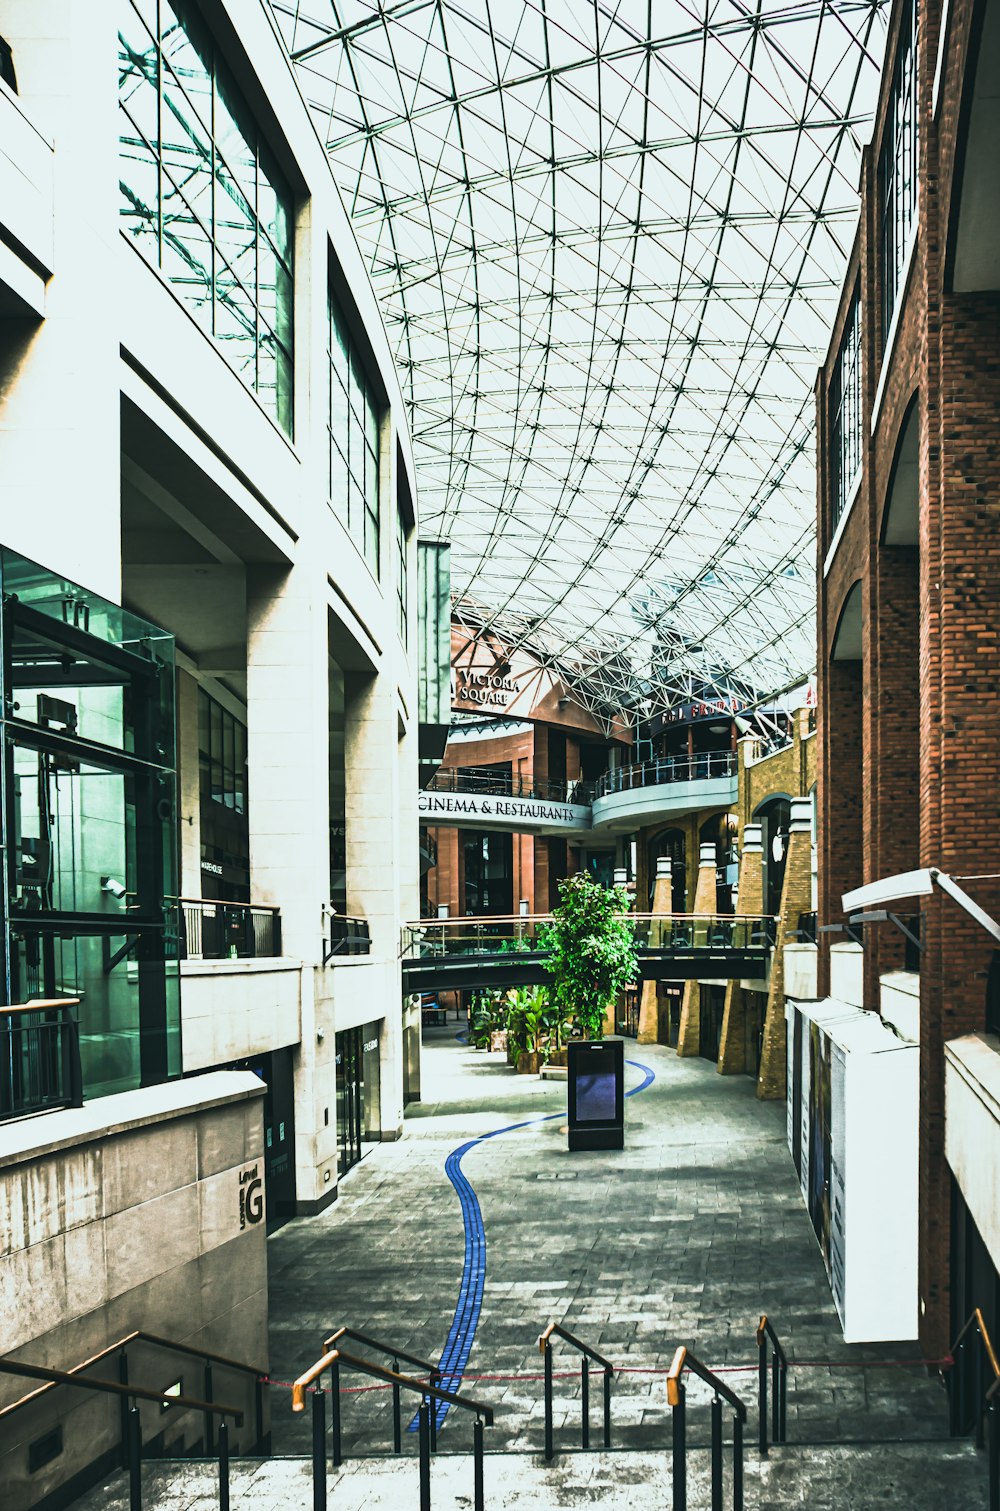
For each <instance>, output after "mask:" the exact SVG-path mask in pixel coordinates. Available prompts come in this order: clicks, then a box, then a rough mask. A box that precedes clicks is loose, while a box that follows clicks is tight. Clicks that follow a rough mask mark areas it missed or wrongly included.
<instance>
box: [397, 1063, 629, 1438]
mask: <svg viewBox="0 0 1000 1511" xmlns="http://www.w3.org/2000/svg"><path fill="white" fill-rule="evenodd" d="M625 1063H626V1065H631V1066H632V1067H633V1068H634V1069H635V1070H641V1071H642V1073H643V1078H642V1080H641V1081H640V1082H639V1084H638V1086H633V1087H632V1089H631V1090H630V1091H626V1093H625V1095H626V1096H627V1097H634V1096H637V1095H638V1093H639V1092H640V1091H645V1090H646V1088H647V1086H651V1085H652V1084H653V1082H654V1080H655V1079H656V1073H655V1071H652V1070H651V1069H650V1068H649V1066H648V1065H642V1064H640V1063H639V1061H638V1060H626V1061H625ZM565 1116H566V1109H565V1108H563V1107H560V1109H559V1111H558V1112H549V1113H545V1114H544V1115H543V1116H542V1117H537V1118H526V1119H525V1120H524V1121H523V1122H521V1123H508V1124H507V1125H506V1127H504V1128H494V1129H493V1131H492V1133H481V1134H480V1135H479V1137H478V1138H474V1139H469V1141H468V1143H465V1144H460V1145H459V1147H458V1148H457V1149H453V1150H452V1151H451V1153H450V1154H449V1156H448V1158H447V1159H446V1160H445V1165H444V1173H445V1175H447V1177H448V1179H449V1180H450V1181H451V1183H452V1185H453V1186H454V1188H455V1190H456V1192H457V1193H458V1200H459V1202H460V1204H461V1207H462V1223H463V1226H464V1228H465V1262H464V1264H463V1266H462V1283H461V1286H460V1287H459V1292H458V1305H457V1306H456V1307H455V1316H454V1318H453V1320H452V1324H451V1327H450V1329H449V1331H448V1337H447V1339H446V1341H445V1345H444V1348H443V1349H442V1351H441V1362H440V1364H439V1365H438V1368H439V1370H440V1372H441V1385H442V1387H443V1388H444V1389H445V1390H450V1391H457V1390H459V1389H460V1387H461V1384H462V1377H463V1375H464V1373H465V1366H466V1365H467V1364H468V1362H469V1355H470V1353H471V1352H472V1345H473V1343H474V1342H475V1338H476V1328H477V1327H478V1326H479V1314H480V1312H481V1311H482V1309H483V1291H484V1289H485V1286H486V1228H485V1226H484V1224H483V1213H482V1209H481V1208H480V1205H479V1198H478V1197H477V1196H476V1193H475V1191H474V1190H473V1188H472V1184H471V1182H470V1181H469V1180H468V1178H467V1176H466V1174H465V1172H464V1170H463V1169H462V1160H463V1159H464V1158H465V1156H466V1155H467V1154H468V1153H469V1150H470V1149H478V1148H479V1145H480V1144H485V1143H486V1142H487V1140H488V1139H494V1138H500V1136H501V1135H502V1134H504V1133H517V1132H518V1130H519V1129H521V1128H531V1127H533V1126H534V1125H535V1124H536V1123H551V1122H553V1121H554V1120H555V1119H556V1118H562V1117H565ZM448 1409H449V1408H448V1405H447V1403H446V1402H444V1401H439V1402H438V1405H437V1425H438V1427H440V1426H441V1425H442V1423H443V1422H444V1419H445V1417H446V1416H447V1415H448ZM419 1425H420V1419H419V1415H417V1414H415V1415H414V1417H413V1420H412V1421H411V1422H410V1424H409V1427H408V1429H407V1430H408V1431H409V1432H416V1431H417V1430H418V1428H419Z"/></svg>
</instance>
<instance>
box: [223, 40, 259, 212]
mask: <svg viewBox="0 0 1000 1511" xmlns="http://www.w3.org/2000/svg"><path fill="white" fill-rule="evenodd" d="M215 90H216V94H215V147H216V152H217V153H218V155H219V156H220V157H221V158H222V161H223V165H224V171H225V173H226V176H227V177H228V178H229V179H230V180H232V182H233V183H235V184H236V186H237V187H238V189H239V192H240V194H241V196H242V198H243V199H244V200H245V201H246V203H247V205H248V206H249V207H250V218H251V220H254V221H255V220H256V218H257V160H256V154H255V152H254V146H253V144H254V143H255V142H256V140H257V129H256V126H255V125H254V123H253V121H252V120H250V119H249V116H248V112H247V109H246V106H245V105H244V104H243V101H242V100H241V98H240V95H239V92H238V91H237V89H236V86H235V84H234V83H233V82H232V79H231V78H230V76H229V71H228V69H227V68H226V66H225V64H224V63H221V62H219V61H218V59H217V60H216V65H215Z"/></svg>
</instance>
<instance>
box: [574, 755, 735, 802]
mask: <svg viewBox="0 0 1000 1511" xmlns="http://www.w3.org/2000/svg"><path fill="white" fill-rule="evenodd" d="M738 768H739V757H738V756H737V754H736V752H735V751H734V750H711V751H704V752H702V754H700V755H692V756H657V757H655V758H654V759H653V760H652V761H638V762H635V763H634V764H632V765H629V766H612V768H611V770H610V771H606V772H604V774H603V776H599V777H598V778H597V781H596V782H595V784H594V797H595V798H599V797H608V796H609V795H610V794H611V793H613V792H633V791H636V790H640V789H641V788H643V787H659V786H662V785H663V784H664V783H668V782H703V781H706V780H708V779H709V778H715V777H732V776H735V775H736V772H737V770H738Z"/></svg>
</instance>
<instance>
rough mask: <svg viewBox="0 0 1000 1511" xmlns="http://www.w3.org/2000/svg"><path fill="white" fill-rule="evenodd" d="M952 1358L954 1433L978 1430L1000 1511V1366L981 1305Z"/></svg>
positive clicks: (992, 1509)
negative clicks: (970, 1352) (970, 1357)
mask: <svg viewBox="0 0 1000 1511" xmlns="http://www.w3.org/2000/svg"><path fill="white" fill-rule="evenodd" d="M970 1348H974V1349H975V1353H974V1355H973V1365H972V1370H973V1374H974V1375H975V1384H974V1386H973V1389H972V1391H971V1392H970V1390H969V1382H968V1371H967V1368H966V1360H967V1358H968V1350H969V1349H970ZM951 1357H952V1367H951V1371H950V1373H949V1376H948V1406H949V1415H950V1427H951V1434H952V1437H964V1436H965V1434H966V1433H967V1432H968V1431H969V1429H970V1427H974V1428H975V1433H976V1447H977V1448H982V1447H984V1446H985V1448H986V1450H987V1454H988V1461H989V1500H988V1505H989V1511H1000V1420H998V1412H1000V1402H998V1397H1000V1363H998V1361H997V1356H996V1351H995V1349H994V1347H993V1342H992V1340H991V1338H990V1335H989V1330H988V1329H987V1326H986V1322H985V1320H984V1318H983V1314H982V1312H981V1311H980V1310H979V1308H978V1306H977V1307H976V1308H975V1310H974V1311H973V1312H972V1314H971V1316H970V1317H969V1318H968V1320H967V1322H966V1323H965V1326H964V1327H963V1328H962V1330H961V1332H960V1333H959V1335H958V1337H957V1338H956V1339H955V1341H954V1343H953V1344H952V1345H951ZM987 1370H988V1371H989V1383H987Z"/></svg>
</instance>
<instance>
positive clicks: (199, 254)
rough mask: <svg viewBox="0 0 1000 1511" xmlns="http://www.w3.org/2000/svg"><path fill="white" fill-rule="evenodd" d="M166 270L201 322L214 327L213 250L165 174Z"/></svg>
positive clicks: (195, 218)
mask: <svg viewBox="0 0 1000 1511" xmlns="http://www.w3.org/2000/svg"><path fill="white" fill-rule="evenodd" d="M162 261H163V271H164V273H165V274H166V276H167V277H168V278H169V279H170V282H171V283H172V284H173V285H174V287H175V288H176V289H177V291H178V292H179V293H180V294H181V295H182V296H183V298H184V299H185V300H186V301H187V302H188V304H189V305H190V306H191V309H192V312H193V313H194V314H195V316H196V317H197V318H198V320H199V321H200V322H201V323H202V324H203V325H204V326H205V327H206V329H208V330H211V328H212V272H211V269H212V247H211V242H210V241H209V238H208V233H207V232H206V230H205V228H204V227H203V226H202V224H201V223H200V221H199V220H198V218H197V216H196V215H195V214H194V211H193V210H192V209H191V206H190V205H189V204H188V202H187V200H186V199H185V198H184V196H183V195H182V194H180V193H179V192H178V190H177V188H176V186H175V185H174V184H173V183H171V181H170V179H169V178H168V177H167V175H166V174H164V175H163V259H162Z"/></svg>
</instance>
